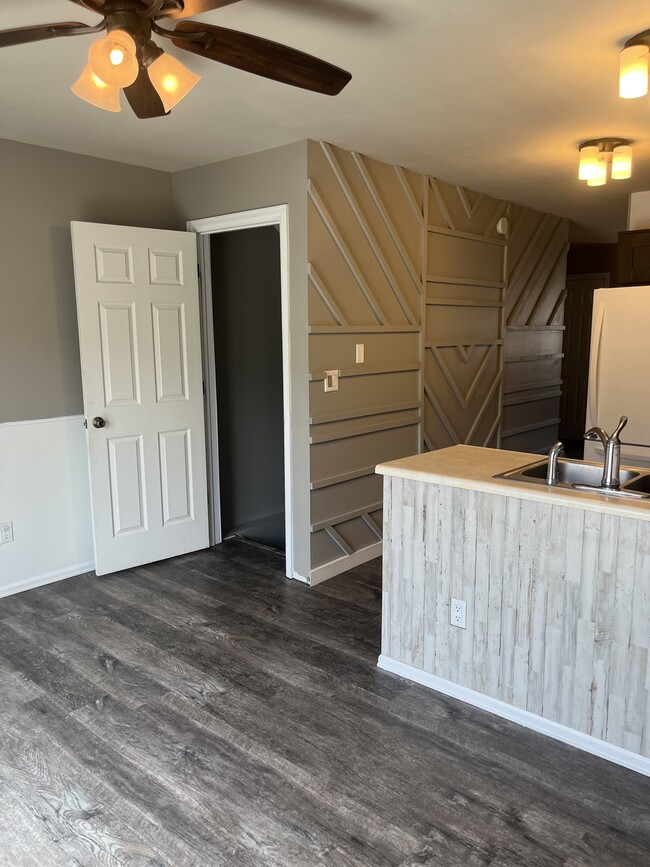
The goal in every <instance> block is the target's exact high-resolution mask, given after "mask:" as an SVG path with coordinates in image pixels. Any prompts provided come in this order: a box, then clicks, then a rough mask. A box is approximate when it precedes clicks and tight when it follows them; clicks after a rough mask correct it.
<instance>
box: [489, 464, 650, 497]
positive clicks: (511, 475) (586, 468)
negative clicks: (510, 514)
mask: <svg viewBox="0 0 650 867" xmlns="http://www.w3.org/2000/svg"><path fill="white" fill-rule="evenodd" d="M547 466H548V461H547V459H546V458H542V459H541V460H539V461H535V463H532V464H526V465H525V466H523V467H515V468H514V469H512V470H508V471H507V472H505V473H499V474H498V475H496V476H494V478H495V479H508V480H510V481H512V482H528V483H531V484H534V485H544V486H545V487H554V488H573V489H574V490H576V489H577V490H582V491H588V492H589V493H594V494H601V495H605V496H615V497H628V498H630V499H645V498H646V497H649V498H650V474H648V473H641V472H639V471H637V470H630V469H625V468H624V467H621V470H620V474H619V476H620V481H621V488H620V490H616V491H612V490H608V489H606V488H602V487H601V484H600V483H601V481H602V478H603V465H602V464H597V463H592V462H591V461H572V460H569V459H567V458H560V460H559V461H558V463H557V482H556V483H555V484H553V485H550V486H547V485H546V470H547Z"/></svg>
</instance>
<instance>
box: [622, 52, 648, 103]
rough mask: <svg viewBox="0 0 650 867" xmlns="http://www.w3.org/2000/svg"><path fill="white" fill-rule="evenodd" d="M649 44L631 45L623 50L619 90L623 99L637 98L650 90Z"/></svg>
mask: <svg viewBox="0 0 650 867" xmlns="http://www.w3.org/2000/svg"><path fill="white" fill-rule="evenodd" d="M649 51H650V48H648V46H647V45H630V47H629V48H624V49H623V50H622V51H621V72H620V78H619V85H618V92H619V95H620V96H621V97H622V98H623V99H636V98H637V97H639V96H645V95H646V93H647V92H648V52H649Z"/></svg>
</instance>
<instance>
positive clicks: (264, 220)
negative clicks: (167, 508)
mask: <svg viewBox="0 0 650 867" xmlns="http://www.w3.org/2000/svg"><path fill="white" fill-rule="evenodd" d="M288 225H289V206H288V205H273V206H272V207H269V208H256V209H254V210H250V211H239V212H237V213H234V214H223V215H222V216H218V217H206V218H205V219H202V220H190V221H188V223H187V230H188V232H196V234H197V235H198V236H199V237H198V242H199V262H200V267H201V280H200V284H201V289H200V291H201V324H202V327H203V350H202V351H203V371H204V379H205V399H206V412H205V421H206V436H207V443H208V450H207V451H208V455H207V457H208V490H209V492H210V507H211V513H210V514H211V537H212V538H211V543H212V544H215V545H216V544H219V542H221V540H222V537H221V502H220V488H219V437H218V429H217V386H216V374H215V352H214V324H213V322H214V320H213V318H212V276H211V272H210V235H213V234H216V233H217V232H232V231H236V230H238V229H253V228H256V227H258V226H277V227H278V229H279V232H280V294H281V307H282V396H283V401H284V510H285V537H286V575H287V577H288V578H294V577H297V576H296V575H294V572H293V562H294V550H293V549H294V542H293V540H294V533H293V499H292V480H293V467H292V440H291V344H290V341H289V322H290V309H289V238H288Z"/></svg>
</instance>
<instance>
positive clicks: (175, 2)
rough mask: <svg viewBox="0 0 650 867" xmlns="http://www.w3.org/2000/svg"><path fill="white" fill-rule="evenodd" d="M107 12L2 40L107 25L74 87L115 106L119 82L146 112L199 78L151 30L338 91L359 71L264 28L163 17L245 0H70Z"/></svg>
mask: <svg viewBox="0 0 650 867" xmlns="http://www.w3.org/2000/svg"><path fill="white" fill-rule="evenodd" d="M70 2H72V3H76V4H77V6H83V7H84V9H89V10H90V11H91V12H96V13H98V14H99V15H101V16H102V20H101V21H100V22H99V24H96V25H95V26H94V27H93V26H89V25H86V24H81V23H79V22H77V21H64V22H61V23H55V24H39V25H35V26H32V27H22V28H18V29H14V30H2V31H0V48H4V47H6V46H10V45H23V44H25V43H28V42H38V41H41V40H44V39H55V38H57V37H60V36H83V35H92V34H96V33H102V32H103V31H106V36H105V37H103V38H102V39H99V40H97V41H95V42H93V44H92V45H91V46H90V50H89V52H88V65H87V66H86V68H85V69H84V71H83V72H82V74H81V76H80V77H79V79H78V80H77V81H76V82H75V83H74V84H73V86H72V90H73V92H74V93H75V94H76V95H77V96H79V97H81V98H82V99H85V100H86V101H87V102H90V103H92V104H93V105H96V106H97V107H98V108H104V109H106V110H108V111H120V90H124V94H125V96H126V98H127V100H128V103H129V105H130V106H131V108H132V109H133V111H134V112H135V114H136V115H137V117H139V118H148V117H162V116H163V115H166V114H169V112H170V111H171V109H172V108H173V107H174V106H175V105H177V104H178V103H179V102H180V100H181V99H183V97H184V96H186V95H187V93H189V91H190V90H191V89H192V87H194V85H195V84H196V83H197V82H198V81H199V79H200V76H198V75H195V74H194V73H193V72H192V71H191V70H189V69H188V68H187V67H185V66H184V65H183V64H182V63H181V62H180V61H179V60H177V59H176V58H175V57H173V56H172V55H170V54H165V52H164V51H163V50H162V48H160V47H159V46H158V45H156V43H155V42H154V41H153V39H152V38H151V36H152V34H156V35H157V36H162V37H164V38H165V39H170V40H171V41H172V43H173V45H175V46H176V47H177V48H182V49H184V50H185V51H191V52H192V53H193V54H197V55H198V56H199V57H205V58H207V59H208V60H216V61H217V62H219V63H225V64H227V65H228V66H234V67H235V68H237V69H242V70H244V71H245V72H252V73H253V74H254V75H262V76H264V77H265V78H271V79H273V80H274V81H279V82H281V83H283V84H292V85H294V86H295V87H302V88H304V89H306V90H312V91H315V92H316V93H324V94H328V95H330V96H334V95H336V94H337V93H340V92H341V91H342V90H343V88H344V87H345V85H346V84H347V83H348V82H349V81H350V79H351V78H352V76H351V75H350V73H349V72H346V71H345V70H343V69H339V67H337V66H332V64H330V63H326V62H325V61H323V60H319V59H318V58H316V57H312V56H311V55H309V54H304V53H303V52H302V51H297V50H296V49H295V48H289V47H288V46H286V45H281V44H279V43H277V42H271V41H269V40H268V39H262V38H261V37H260V36H253V35H252V34H248V33H240V32H238V31H237V30H228V29H226V28H225V27H216V26H214V25H212V24H204V23H199V22H197V21H186V20H181V21H180V22H179V23H178V24H176V26H175V28H174V29H173V30H170V29H166V28H164V27H161V26H160V25H159V24H158V21H162V20H164V19H171V20H174V19H179V18H180V19H185V18H188V17H189V16H192V15H200V14H201V13H203V12H209V11H211V10H213V9H219V8H220V7H222V6H229V5H231V4H232V3H237V2H239V0H70Z"/></svg>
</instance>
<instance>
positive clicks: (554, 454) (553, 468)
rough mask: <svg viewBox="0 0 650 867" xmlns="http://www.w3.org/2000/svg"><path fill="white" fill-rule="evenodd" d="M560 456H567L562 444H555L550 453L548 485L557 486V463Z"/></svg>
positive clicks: (547, 475) (547, 472) (547, 473)
mask: <svg viewBox="0 0 650 867" xmlns="http://www.w3.org/2000/svg"><path fill="white" fill-rule="evenodd" d="M560 454H566V453H565V451H564V446H563V445H562V443H561V442H557V443H555V445H554V446H553V448H552V449H551V450H550V452H549V453H548V466H547V469H546V484H547V485H557V461H558V458H559V457H560Z"/></svg>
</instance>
